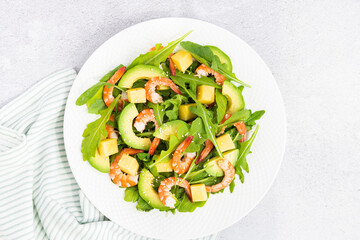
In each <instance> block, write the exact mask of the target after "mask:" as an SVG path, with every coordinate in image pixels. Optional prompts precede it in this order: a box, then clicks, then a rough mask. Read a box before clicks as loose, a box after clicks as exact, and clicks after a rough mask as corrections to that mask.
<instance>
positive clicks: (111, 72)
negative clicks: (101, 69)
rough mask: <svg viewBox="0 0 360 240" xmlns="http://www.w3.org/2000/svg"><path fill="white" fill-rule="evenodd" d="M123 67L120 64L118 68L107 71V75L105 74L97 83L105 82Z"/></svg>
mask: <svg viewBox="0 0 360 240" xmlns="http://www.w3.org/2000/svg"><path fill="white" fill-rule="evenodd" d="M122 67H124V65H122V64H120V65H119V66H117V67H116V68H114V69H113V70H111V71H109V72H108V73H107V74H105V75H104V76H103V77H102V78H101V79H100V80H99V82H107V81H108V80H109V79H110V78H111V77H112V76H113V75H114V74H115V73H116V71H117V70H119V68H122Z"/></svg>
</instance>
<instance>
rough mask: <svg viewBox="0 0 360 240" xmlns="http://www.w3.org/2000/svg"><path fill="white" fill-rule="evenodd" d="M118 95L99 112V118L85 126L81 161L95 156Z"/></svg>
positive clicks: (105, 134)
mask: <svg viewBox="0 0 360 240" xmlns="http://www.w3.org/2000/svg"><path fill="white" fill-rule="evenodd" d="M119 98H120V95H119V96H117V97H116V99H115V100H114V101H113V102H112V103H111V104H110V106H109V107H108V108H107V109H105V110H102V111H101V112H100V115H101V116H100V118H98V119H97V120H95V121H94V122H91V123H89V124H88V125H87V127H86V128H85V130H84V133H83V137H84V139H83V141H82V144H81V152H82V153H83V160H84V161H86V160H88V159H90V158H91V157H94V156H95V152H96V148H97V147H98V146H99V144H100V139H101V136H104V137H106V136H107V132H106V128H105V125H106V123H107V121H108V120H109V118H110V115H111V112H112V111H113V109H114V107H115V105H116V104H117V102H118V101H119Z"/></svg>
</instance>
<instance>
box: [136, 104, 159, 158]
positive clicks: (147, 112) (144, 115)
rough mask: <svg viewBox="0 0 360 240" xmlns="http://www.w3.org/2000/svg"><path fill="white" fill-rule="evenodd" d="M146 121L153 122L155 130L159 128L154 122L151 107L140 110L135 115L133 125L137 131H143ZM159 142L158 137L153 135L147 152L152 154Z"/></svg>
mask: <svg viewBox="0 0 360 240" xmlns="http://www.w3.org/2000/svg"><path fill="white" fill-rule="evenodd" d="M148 122H153V123H154V124H155V130H157V129H158V128H159V124H158V123H157V122H156V119H155V114H154V110H152V109H150V108H149V109H144V110H142V111H141V112H140V113H139V115H137V117H136V119H135V122H134V127H135V128H136V130H138V131H139V132H143V131H144V130H145V126H146V124H147V123H148ZM159 143H160V138H157V137H155V138H154V139H153V141H152V142H151V145H150V148H149V154H150V155H153V154H154V152H155V150H156V148H157V147H158V145H159Z"/></svg>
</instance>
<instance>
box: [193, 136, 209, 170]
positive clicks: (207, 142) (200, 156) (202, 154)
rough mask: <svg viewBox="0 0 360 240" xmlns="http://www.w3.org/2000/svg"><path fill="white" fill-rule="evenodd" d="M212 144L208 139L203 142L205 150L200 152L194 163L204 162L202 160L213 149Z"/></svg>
mask: <svg viewBox="0 0 360 240" xmlns="http://www.w3.org/2000/svg"><path fill="white" fill-rule="evenodd" d="M213 147H214V144H213V143H212V142H211V140H210V139H207V140H206V141H205V148H204V149H203V150H202V151H201V153H200V155H199V157H198V158H197V159H196V161H195V163H196V164H199V163H201V162H202V161H204V159H205V158H206V157H207V155H209V153H210V152H211V150H212V149H213Z"/></svg>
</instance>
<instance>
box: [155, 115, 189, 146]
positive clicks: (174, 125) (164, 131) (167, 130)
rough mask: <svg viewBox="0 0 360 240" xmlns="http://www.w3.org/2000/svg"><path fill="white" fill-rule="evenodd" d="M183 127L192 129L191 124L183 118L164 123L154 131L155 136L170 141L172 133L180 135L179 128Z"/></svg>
mask: <svg viewBox="0 0 360 240" xmlns="http://www.w3.org/2000/svg"><path fill="white" fill-rule="evenodd" d="M183 127H185V128H187V129H188V130H189V129H190V126H189V124H187V123H186V122H184V121H181V120H174V121H170V122H167V123H164V124H163V125H161V126H160V127H159V128H158V129H157V130H156V131H155V132H154V137H157V138H160V139H162V140H165V141H169V139H170V135H175V136H176V137H178V136H177V132H178V129H181V128H183ZM186 132H188V131H186ZM186 132H185V133H186ZM181 137H183V136H181Z"/></svg>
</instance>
